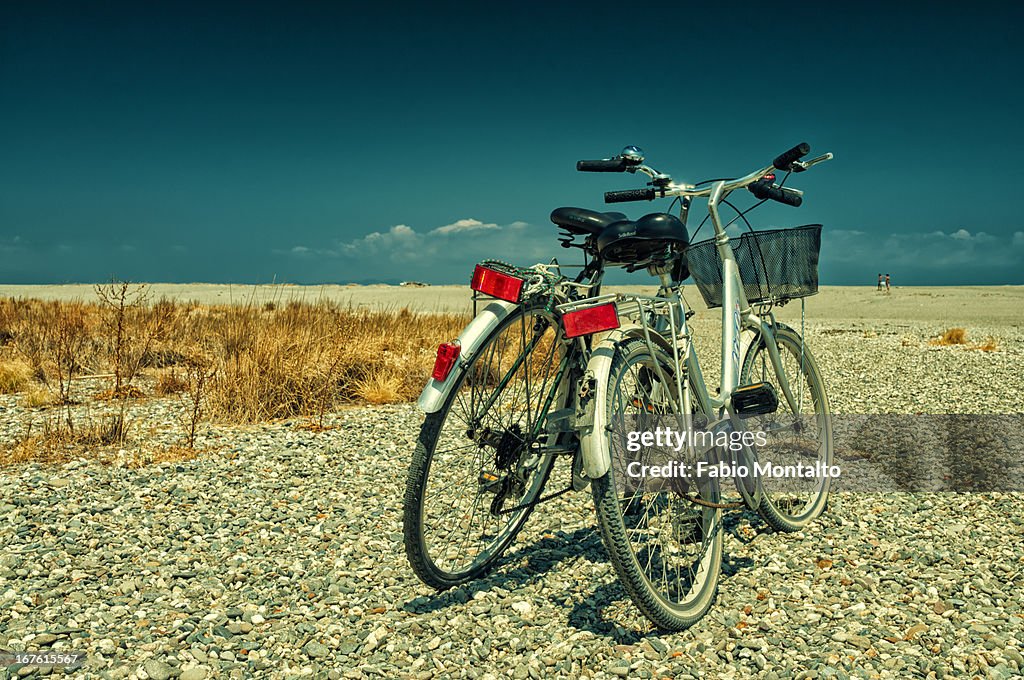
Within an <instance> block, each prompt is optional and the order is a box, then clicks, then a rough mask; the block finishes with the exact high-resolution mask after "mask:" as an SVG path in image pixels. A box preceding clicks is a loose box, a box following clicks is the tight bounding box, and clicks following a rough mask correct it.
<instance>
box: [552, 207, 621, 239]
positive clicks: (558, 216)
mask: <svg viewBox="0 0 1024 680" xmlns="http://www.w3.org/2000/svg"><path fill="white" fill-rule="evenodd" d="M625 219H626V216H625V215H623V214H622V213H620V212H607V213H602V212H597V211H596V210H587V209H586V208H555V209H554V210H553V211H551V221H552V222H554V223H555V224H557V225H558V226H560V227H563V228H564V229H567V230H569V231H571V232H572V233H574V234H595V235H596V234H600V233H601V232H602V231H603V230H604V228H605V227H607V226H608V225H610V224H613V223H615V222H621V221H622V220H625Z"/></svg>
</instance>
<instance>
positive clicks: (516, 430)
mask: <svg viewBox="0 0 1024 680" xmlns="http://www.w3.org/2000/svg"><path fill="white" fill-rule="evenodd" d="M809 150H810V149H809V147H808V146H807V145H806V144H802V145H799V146H797V147H794V148H793V149H791V150H790V151H788V152H786V153H784V154H781V155H780V156H779V157H777V158H776V159H775V161H774V162H773V164H772V165H770V166H767V167H764V168H760V169H758V170H756V171H754V172H752V173H750V174H748V175H746V176H744V177H740V178H737V179H723V180H710V181H708V182H702V183H701V184H698V185H687V184H682V183H677V182H674V181H673V180H672V178H671V177H670V176H668V175H666V174H664V173H660V172H658V171H656V170H654V169H653V168H651V167H649V166H647V165H644V157H643V154H642V152H641V151H640V150H639V149H637V148H636V147H627V148H626V149H625V150H624V151H623V153H621V154H619V155H618V156H615V157H614V158H610V159H604V160H600V161H580V162H579V163H578V164H577V169H579V170H581V171H597V172H633V173H635V172H640V173H642V174H645V175H647V176H648V177H649V178H650V183H649V186H648V187H646V188H644V189H639V190H631V191H620V192H609V193H607V194H605V200H606V201H607V202H609V203H613V202H624V201H639V200H654V199H656V198H675V199H677V200H678V201H679V203H680V212H679V217H675V216H674V215H671V214H669V213H667V212H659V213H651V214H648V215H645V216H644V217H641V218H640V219H638V220H629V219H627V218H626V216H625V215H623V214H621V213H598V212H594V211H589V210H583V209H579V208H559V209H558V210H556V211H554V213H552V220H553V221H554V222H555V223H556V224H558V225H559V226H560V227H561V228H562V229H563V232H564V233H563V239H562V244H563V245H564V246H567V247H576V248H580V249H581V250H582V251H583V252H584V255H585V260H584V264H583V265H582V266H581V270H580V273H579V275H577V276H576V277H575V278H573V279H570V278H568V277H567V276H565V275H563V273H562V272H563V268H564V267H565V266H564V265H559V264H558V263H557V262H554V261H553V262H552V263H550V264H547V265H534V266H533V267H527V268H518V267H513V266H511V265H505V264H503V263H498V262H495V261H488V262H484V263H482V264H481V265H478V267H477V268H476V270H475V272H474V277H473V283H472V288H473V290H474V299H476V300H486V301H488V304H487V306H486V307H485V308H484V309H483V310H482V311H481V312H480V314H478V315H477V316H476V318H475V319H474V321H473V322H472V323H471V324H470V325H469V326H468V327H467V328H466V330H465V331H463V333H462V334H461V335H460V337H459V339H458V340H456V341H454V342H451V343H445V344H442V345H441V347H440V348H439V351H438V358H437V361H436V363H435V367H434V373H433V377H432V379H431V381H430V382H429V384H428V385H427V387H426V388H425V389H424V392H423V395H421V398H420V402H419V405H420V407H421V408H422V409H423V410H424V411H426V413H427V417H426V420H425V422H424V425H423V428H422V430H421V433H420V439H419V443H418V445H417V448H416V451H415V453H414V455H413V460H412V465H411V468H410V474H409V479H408V483H407V487H406V495H405V544H406V552H407V554H408V557H409V560H410V563H411V565H412V567H413V569H414V571H415V572H416V574H417V575H418V576H419V577H420V578H421V579H422V580H423V581H424V582H425V583H428V584H430V585H432V586H434V587H437V588H447V587H451V586H453V585H457V584H459V583H462V582H465V581H468V580H470V579H472V578H476V577H478V576H480V575H482V574H483V573H485V572H486V571H487V570H488V569H489V568H491V567H492V566H493V564H494V563H495V562H496V561H497V559H498V558H499V557H500V555H501V554H502V552H503V551H504V550H505V549H506V548H507V547H508V545H509V544H510V543H511V541H512V540H513V539H514V537H515V535H516V533H517V532H518V531H519V530H520V529H521V528H522V526H523V524H524V523H525V522H526V519H527V518H528V517H529V514H530V512H531V511H532V510H533V508H534V507H535V506H536V505H537V504H539V503H541V502H543V501H545V500H547V499H549V498H553V497H555V496H557V495H560V494H561V493H564V492H565V491H569V490H573V489H577V490H578V489H581V488H584V487H585V486H586V484H587V483H590V485H591V488H592V493H593V496H594V501H595V505H596V508H597V516H598V523H599V526H600V531H601V536H602V539H603V541H604V544H605V547H606V549H607V551H608V554H609V557H610V559H611V561H612V564H613V565H614V567H615V570H616V572H617V574H618V576H619V578H620V580H621V581H622V583H623V585H624V586H625V588H626V590H627V591H628V592H629V594H630V596H631V597H632V599H633V601H634V602H635V603H636V605H637V606H638V607H639V608H640V610H641V611H643V613H644V614H645V615H646V616H647V617H648V618H650V619H651V620H652V621H654V622H655V623H656V624H658V625H659V626H662V627H664V628H668V629H679V628H684V627H687V626H689V625H692V624H693V623H694V622H695V621H697V620H698V619H699V618H700V617H701V616H703V614H704V613H705V612H706V611H707V610H708V608H709V607H710V606H711V604H712V602H713V600H714V595H715V592H716V590H717V585H718V579H719V574H720V571H721V559H722V539H723V530H722V510H723V509H725V508H728V507H738V506H739V505H740V504H745V505H746V506H747V507H749V508H751V509H753V510H756V511H757V512H758V513H760V514H761V515H762V517H764V519H765V521H766V522H768V523H769V524H770V525H771V526H772V527H774V528H775V529H777V530H780V531H794V530H798V529H800V528H802V527H805V526H806V525H807V524H808V523H809V522H811V521H812V520H813V519H814V518H815V517H817V516H818V515H819V514H820V513H821V512H822V510H823V509H824V507H825V505H826V502H827V498H828V492H829V488H830V481H831V478H830V477H829V476H828V474H822V471H823V470H829V469H830V468H831V464H832V432H831V424H830V421H829V406H828V399H827V396H826V393H825V386H824V382H823V380H822V377H821V374H820V371H819V370H818V366H817V364H816V362H815V361H814V357H813V355H812V354H811V352H810V350H809V349H808V348H807V347H806V344H805V343H804V341H803V338H802V335H801V334H800V333H798V332H797V331H796V330H795V329H792V328H789V327H788V326H785V325H784V324H781V323H779V322H777V321H776V319H775V317H774V314H773V313H772V308H773V306H775V305H780V304H785V303H786V302H788V301H790V300H793V299H801V304H802V298H803V297H805V296H807V295H812V294H814V293H815V292H817V258H818V251H819V248H820V225H811V226H807V227H800V228H797V229H785V230H772V231H760V232H754V231H753V230H751V232H750V233H747V234H743V236H741V237H740V238H738V239H730V237H729V236H728V234H727V233H726V229H727V227H728V226H729V224H731V222H730V223H725V222H724V221H723V220H722V218H721V216H720V214H719V207H720V206H721V205H723V204H725V205H729V206H732V203H729V202H728V200H727V197H728V196H729V195H730V193H732V192H734V191H737V190H740V189H748V190H749V191H750V192H751V193H753V194H754V196H755V197H757V198H758V199H760V203H757V204H755V206H754V207H756V205H760V204H761V203H763V202H764V201H765V200H769V199H770V200H775V201H779V202H782V203H786V204H789V205H793V206H799V205H800V203H801V202H802V193H801V192H799V191H796V190H793V189H790V188H787V187H785V186H784V184H785V181H786V179H787V178H788V177H789V174H788V173H792V172H803V171H805V170H807V169H809V168H811V167H813V166H815V165H817V164H818V163H821V162H823V161H825V160H829V159H831V158H832V155H831V154H825V155H823V156H819V157H818V158H815V159H813V160H809V161H801V160H800V159H801V158H803V157H804V156H805V155H806V154H807V153H808V152H809ZM775 170H783V171H786V172H787V174H786V176H785V177H784V178H783V179H782V180H780V181H779V182H778V183H776V181H775V175H774V171H775ZM698 197H707V198H708V217H707V218H706V219H710V221H711V224H712V226H713V228H714V237H713V238H712V239H710V240H708V241H703V242H700V243H691V242H690V236H689V233H688V232H687V229H686V224H685V223H686V218H687V215H688V213H689V209H690V205H691V200H692V199H693V198H698ZM670 209H671V208H670ZM749 210H750V209H748V210H746V211H742V212H741V211H739V210H737V211H736V212H737V213H738V215H737V217H736V218H735V219H734V220H733V222H735V221H736V220H739V219H743V220H744V222H746V217H745V214H746V213H748V212H749ZM702 224H703V223H702ZM747 224H748V226H749V223H747ZM698 231H699V228H698ZM609 266H620V267H624V268H625V269H627V270H629V271H635V270H639V269H646V270H647V271H649V272H650V273H651V274H653V275H655V276H657V277H659V279H660V281H661V286H660V288H659V290H658V293H657V294H656V295H653V296H643V295H622V294H610V295H602V294H601V293H600V286H601V278H602V274H603V272H604V270H605V268H606V267H609ZM691 274H692V275H693V278H694V281H695V282H696V284H697V287H698V288H699V290H700V292H701V294H702V296H703V297H704V300H705V302H706V303H707V304H708V305H709V306H710V307H721V309H722V364H721V376H720V381H719V383H720V384H719V387H718V390H717V392H716V393H715V394H712V393H711V392H710V391H709V390H708V387H707V386H706V384H705V381H704V377H703V373H702V371H701V366H700V362H699V360H698V357H697V354H696V352H695V351H694V348H693V344H692V342H691V339H692V338H691V333H690V329H689V326H688V323H687V321H688V319H689V317H690V315H691V312H690V310H688V308H687V306H686V303H685V300H684V299H683V297H682V282H683V281H684V280H686V279H687V278H689V276H690V275H691ZM780 393H781V397H780V396H779V394H780ZM755 434H756V435H757V436H754V435H755ZM757 437H760V439H758V438H757ZM762 440H763V441H762ZM560 456H564V457H566V458H568V459H571V460H572V467H571V475H570V479H569V482H568V486H567V487H566V488H565V489H563V490H562V491H559V492H557V493H555V494H551V495H549V496H543V495H542V492H543V489H544V485H545V483H546V481H547V479H548V477H549V475H550V473H551V470H552V467H553V463H554V461H555V459H556V458H558V457H560ZM767 456H770V464H771V466H772V467H770V468H769V472H770V470H772V469H775V468H776V467H777V468H778V469H781V470H786V469H790V468H792V469H799V470H808V469H810V470H814V471H815V472H816V474H814V475H808V476H803V475H800V476H796V477H787V476H779V477H776V476H773V475H771V474H767V475H765V474H762V473H761V472H759V470H760V469H761V465H762V461H761V459H762V458H766V457H767ZM715 470H717V471H719V472H718V473H716V472H714V471H715ZM739 470H746V471H747V474H746V475H744V476H739V475H738V474H733V475H732V477H733V479H734V481H735V483H736V488H737V491H738V493H739V498H740V501H739V502H732V503H729V502H723V498H722V496H721V490H720V483H719V482H720V479H721V478H723V476H725V474H726V471H732V472H734V473H735V472H736V471H739ZM702 471H703V473H702Z"/></svg>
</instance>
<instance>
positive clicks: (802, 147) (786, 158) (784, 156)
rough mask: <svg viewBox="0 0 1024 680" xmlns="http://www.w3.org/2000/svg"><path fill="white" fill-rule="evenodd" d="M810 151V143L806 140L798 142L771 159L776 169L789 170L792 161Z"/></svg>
mask: <svg viewBox="0 0 1024 680" xmlns="http://www.w3.org/2000/svg"><path fill="white" fill-rule="evenodd" d="M810 152H811V145H810V144H808V143H807V142H800V143H799V144H797V145H796V146H794V147H793V148H792V149H790V150H789V151H787V152H785V153H780V154H779V155H778V156H776V157H775V160H774V161H772V165H774V166H775V168H776V169H777V170H789V166H791V165H792V164H793V162H794V161H798V160H800V159H801V158H803V157H804V156H806V155H807V154H809V153H810Z"/></svg>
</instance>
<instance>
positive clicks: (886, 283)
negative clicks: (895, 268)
mask: <svg viewBox="0 0 1024 680" xmlns="http://www.w3.org/2000/svg"><path fill="white" fill-rule="evenodd" d="M885 292H886V293H888V292H889V275H888V274H886V275H885Z"/></svg>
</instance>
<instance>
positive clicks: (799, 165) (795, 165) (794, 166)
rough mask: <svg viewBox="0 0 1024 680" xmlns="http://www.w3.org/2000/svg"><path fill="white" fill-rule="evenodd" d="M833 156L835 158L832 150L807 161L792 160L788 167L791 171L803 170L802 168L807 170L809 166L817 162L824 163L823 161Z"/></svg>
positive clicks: (811, 166)
mask: <svg viewBox="0 0 1024 680" xmlns="http://www.w3.org/2000/svg"><path fill="white" fill-rule="evenodd" d="M833 158H835V156H834V155H832V152H829V153H823V154H822V155H820V156H818V157H817V158H812V159H811V160H809V161H794V162H793V164H792V165H790V166H789V167H790V169H792V171H793V172H803V171H804V170H809V169H810V168H813V167H814V166H815V165H817V164H818V163H824V162H825V161H830V160H832V159H833Z"/></svg>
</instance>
